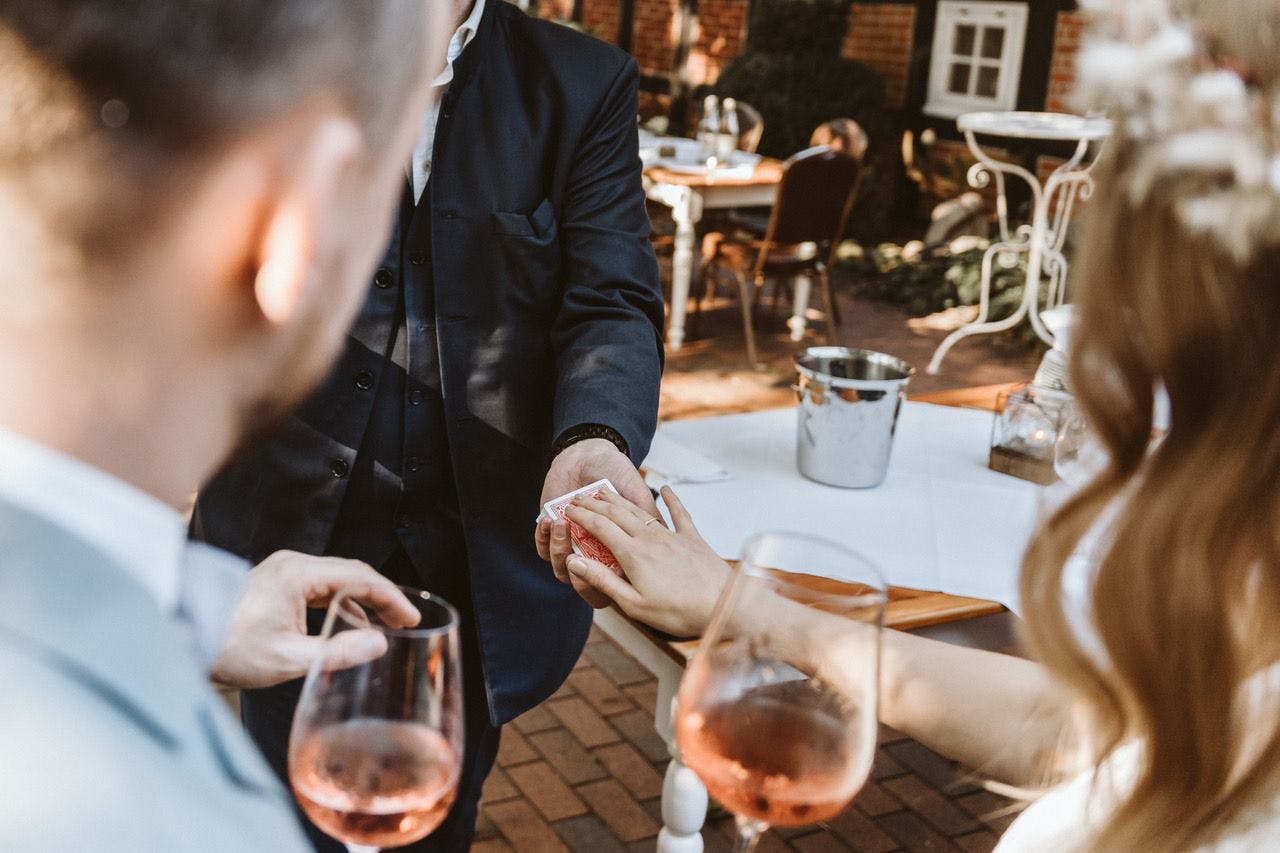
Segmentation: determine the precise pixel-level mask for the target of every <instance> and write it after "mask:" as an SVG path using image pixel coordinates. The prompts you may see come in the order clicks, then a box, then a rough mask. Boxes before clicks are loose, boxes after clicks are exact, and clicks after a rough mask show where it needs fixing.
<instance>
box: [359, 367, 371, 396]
mask: <svg viewBox="0 0 1280 853" xmlns="http://www.w3.org/2000/svg"><path fill="white" fill-rule="evenodd" d="M356 387H357V388H359V389H360V390H361V391H368V390H369V389H370V388H372V387H373V374H372V373H370V372H369V371H367V370H362V371H360V372H359V373H357V374H356Z"/></svg>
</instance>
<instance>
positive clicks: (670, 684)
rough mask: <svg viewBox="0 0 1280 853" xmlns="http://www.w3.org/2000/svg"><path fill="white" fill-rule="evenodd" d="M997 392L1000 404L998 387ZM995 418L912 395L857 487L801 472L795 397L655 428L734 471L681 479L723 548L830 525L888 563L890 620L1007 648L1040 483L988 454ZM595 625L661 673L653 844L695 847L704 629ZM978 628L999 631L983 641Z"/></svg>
mask: <svg viewBox="0 0 1280 853" xmlns="http://www.w3.org/2000/svg"><path fill="white" fill-rule="evenodd" d="M991 396H992V398H993V399H992V400H991V403H994V396H995V392H994V391H992V394H991ZM991 417H992V416H991V414H990V413H989V412H985V411H973V410H965V409H957V408H947V407H943V406H936V405H925V404H921V403H908V404H906V405H905V406H904V408H903V413H902V418H901V421H900V423H899V427H898V434H897V438H896V440H895V447H894V455H893V459H892V461H891V463H890V468H889V475H888V477H887V478H886V480H885V482H884V483H883V484H882V485H881V486H878V487H876V488H874V489H861V490H852V489H837V488H832V487H829V486H823V485H820V484H817V483H812V482H810V481H808V480H805V479H803V478H802V477H801V476H800V475H799V474H798V473H797V472H796V469H795V413H794V411H793V410H791V409H783V410H777V411H770V412H759V413H754V414H750V415H731V416H727V417H718V418H705V419H700V420H691V421H679V422H674V423H668V424H664V425H663V426H662V428H661V430H660V435H663V436H665V438H666V439H669V440H673V441H675V442H678V443H679V444H680V445H682V446H683V447H684V448H688V449H690V450H694V451H697V452H699V453H701V454H704V455H705V456H706V457H707V458H708V459H709V460H710V461H711V462H713V463H714V464H715V465H718V466H720V467H721V468H723V469H724V470H726V471H728V472H729V474H730V479H728V480H725V481H721V482H713V483H700V484H686V485H680V486H677V490H678V491H679V493H680V496H681V500H682V501H683V502H684V503H685V506H686V507H687V508H688V509H689V511H690V512H691V513H692V515H693V517H694V519H695V520H696V522H697V523H698V527H699V530H700V531H701V533H702V535H703V536H704V537H705V538H706V539H707V541H708V542H709V543H710V544H711V546H712V547H713V548H715V550H716V552H717V553H719V554H720V555H721V556H723V557H725V558H729V559H731V558H734V557H736V556H737V553H738V548H739V547H740V546H741V543H742V541H743V540H744V539H746V537H747V536H748V535H750V534H751V533H754V532H757V531H760V530H765V529H786V530H795V531H799V532H806V533H813V534H817V535H822V536H826V537H827V538H830V539H833V540H835V541H838V542H841V543H844V544H848V545H850V546H852V547H854V548H856V549H857V550H858V551H860V552H861V553H863V554H864V555H865V556H867V557H868V558H870V559H871V560H872V562H874V563H876V564H877V565H878V566H879V567H880V568H881V570H882V571H883V572H884V573H885V576H886V580H887V581H888V582H889V584H890V585H891V586H892V587H893V588H892V589H891V590H890V604H889V612H888V615H887V624H889V625H890V626H891V627H895V628H899V629H904V630H905V629H917V628H925V627H928V626H939V625H941V626H943V628H944V629H950V630H953V632H954V631H960V629H959V627H958V626H960V625H967V626H972V631H973V633H972V634H971V635H969V636H963V632H962V631H961V632H960V633H959V634H956V635H955V636H956V637H958V638H959V640H960V641H961V642H964V643H967V644H973V645H987V646H988V647H1000V646H1001V643H1002V642H1004V641H1005V640H1007V627H1008V626H1007V622H1006V621H996V622H993V621H992V620H1002V619H1007V614H1004V616H1001V615H1000V614H1002V613H1003V611H1004V608H1005V606H1010V607H1014V606H1015V605H1016V601H1015V597H1016V586H1017V573H1018V566H1019V565H1020V562H1021V555H1022V550H1023V548H1024V546H1025V543H1026V541H1027V539H1028V537H1029V536H1030V533H1031V530H1032V528H1033V526H1034V523H1035V515H1036V511H1037V503H1038V495H1039V493H1040V489H1039V487H1037V486H1034V485H1032V484H1030V483H1026V482H1024V481H1021V480H1015V479H1013V478H1011V477H1007V476H1005V475H1003V474H997V473H995V472H993V471H991V470H989V469H988V468H987V467H986V456H987V448H988V443H989V438H990V430H991ZM977 617H988V618H987V619H979V618H977ZM957 620H970V621H968V622H964V623H959V622H957ZM944 623H947V624H945V625H944ZM596 624H597V625H598V626H599V627H600V628H601V629H602V630H603V631H604V632H605V633H606V634H608V635H609V636H610V637H612V638H613V639H614V640H615V641H616V642H618V643H619V644H620V645H621V646H622V647H623V648H625V649H626V650H627V651H628V652H629V653H630V654H631V655H632V656H633V657H635V658H636V659H637V660H638V661H640V663H641V664H643V665H644V666H645V667H646V668H648V669H649V670H650V671H651V672H653V674H654V675H655V676H656V677H657V679H658V700H657V705H656V707H655V709H654V716H655V726H656V728H657V731H658V733H659V734H660V735H661V736H662V737H663V739H664V740H665V741H666V742H667V745H668V748H669V749H670V751H671V755H672V761H671V763H670V765H669V766H668V768H667V774H666V778H665V780H664V783H663V790H662V816H663V828H662V831H661V833H660V834H659V837H658V851H659V853H698V851H701V850H702V836H701V829H702V825H703V823H704V822H705V819H706V812H707V792H706V788H705V787H704V786H703V785H702V783H701V782H700V781H699V780H698V778H697V776H696V775H694V773H693V772H692V771H691V770H690V769H689V768H687V767H685V766H684V765H683V764H682V763H681V762H680V758H679V751H678V749H677V748H676V743H675V735H674V726H673V719H672V714H673V707H672V706H673V702H674V698H675V695H676V690H677V688H678V686H679V683H680V679H681V677H682V676H683V674H684V667H685V664H686V662H687V661H688V658H689V656H690V655H691V654H692V653H693V651H694V649H695V648H696V641H690V642H676V641H669V640H665V639H663V638H661V637H660V636H658V635H657V634H655V633H653V632H652V631H650V630H648V629H647V628H645V627H644V626H643V625H639V624H638V623H635V622H632V621H630V620H629V619H627V618H626V617H625V616H623V615H621V614H620V613H618V612H617V611H616V610H612V609H609V610H599V611H597V612H596ZM935 630H941V629H935ZM984 632H985V633H987V634H989V633H990V632H995V633H996V634H999V635H1000V639H998V640H995V641H990V642H987V641H985V640H984V639H983V637H982V636H980V635H982V634H983V633H984Z"/></svg>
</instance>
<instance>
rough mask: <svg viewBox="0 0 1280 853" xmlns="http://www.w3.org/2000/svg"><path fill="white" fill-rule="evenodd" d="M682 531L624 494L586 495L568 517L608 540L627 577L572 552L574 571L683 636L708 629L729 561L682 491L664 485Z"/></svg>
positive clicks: (624, 606) (632, 611)
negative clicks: (696, 522)
mask: <svg viewBox="0 0 1280 853" xmlns="http://www.w3.org/2000/svg"><path fill="white" fill-rule="evenodd" d="M662 498H663V500H664V501H665V502H666V504H667V508H668V509H669V510H670V511H671V519H672V521H674V522H675V526H676V529H675V531H674V532H673V531H671V530H668V529H667V527H666V525H665V524H663V523H662V522H661V521H659V520H658V519H655V518H654V517H653V516H652V515H650V514H649V513H647V512H645V511H644V510H642V509H640V508H639V507H637V506H636V505H635V504H633V503H631V502H629V501H628V500H627V499H626V498H623V497H620V496H618V495H615V494H612V493H608V492H602V493H601V494H600V495H599V496H598V497H597V498H579V499H578V500H575V501H574V505H573V506H571V507H570V508H569V509H568V516H569V518H570V519H572V520H573V521H574V522H575V523H577V524H579V525H581V526H582V527H583V528H584V529H586V530H587V532H589V533H591V534H592V535H594V536H595V537H596V538H597V539H599V540H600V541H601V542H603V543H604V545H605V547H606V548H608V549H609V550H610V551H612V552H613V555H614V556H615V557H617V558H618V562H619V563H621V564H622V569H623V571H624V572H626V577H625V578H623V577H619V576H618V575H617V574H615V573H614V572H613V571H611V570H610V569H608V568H607V567H605V566H603V565H601V564H600V563H597V562H596V561H594V560H589V559H587V558H585V557H579V556H576V555H575V556H571V557H569V558H568V561H567V565H568V569H569V572H570V573H571V574H572V575H573V576H574V577H575V578H576V579H577V580H579V581H581V582H582V583H584V584H587V585H590V586H591V587H592V588H593V589H595V590H598V591H599V592H600V593H603V594H604V595H607V596H608V597H609V598H611V599H613V601H614V603H615V604H617V605H618V607H619V608H621V610H622V612H623V613H625V614H627V615H628V616H630V617H631V618H632V619H636V620H639V621H640V622H644V623H645V624H647V625H652V626H653V627H655V628H657V629H658V630H661V631H666V632H668V633H671V634H675V635H677V636H681V637H692V636H697V635H699V634H701V633H702V632H703V630H705V629H706V627H707V623H708V622H709V621H710V619H711V611H712V610H713V609H714V608H715V604H716V599H717V598H718V597H719V595H720V590H721V589H722V588H723V587H724V584H725V581H726V580H727V579H728V576H729V571H730V569H729V567H728V565H726V564H725V562H724V560H722V559H720V557H719V556H717V554H716V553H715V552H714V551H712V550H711V546H709V545H708V544H707V543H706V542H705V541H704V540H703V539H702V537H701V536H699V535H698V531H697V528H695V527H694V526H693V519H691V518H690V517H689V513H688V511H687V510H685V508H684V505H683V504H681V503H680V499H679V498H677V497H676V495H675V492H673V491H671V489H669V488H666V487H664V488H663V490H662Z"/></svg>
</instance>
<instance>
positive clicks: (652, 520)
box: [644, 518, 666, 527]
mask: <svg viewBox="0 0 1280 853" xmlns="http://www.w3.org/2000/svg"><path fill="white" fill-rule="evenodd" d="M650 524H662V519H660V518H650V519H649V520H648V521H646V522H645V523H644V526H645V527H648V526H649V525H650ZM662 526H663V527H666V525H665V524H663V525H662Z"/></svg>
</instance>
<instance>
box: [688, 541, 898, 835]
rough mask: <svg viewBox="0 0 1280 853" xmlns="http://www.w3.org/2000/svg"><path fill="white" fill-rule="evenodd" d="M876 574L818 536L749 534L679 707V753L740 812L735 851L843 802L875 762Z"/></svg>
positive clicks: (880, 615) (881, 589) (881, 603)
mask: <svg viewBox="0 0 1280 853" xmlns="http://www.w3.org/2000/svg"><path fill="white" fill-rule="evenodd" d="M886 602H887V595H886V592H885V585H884V581H883V580H881V578H880V574H879V572H877V571H876V569H875V567H874V566H872V565H871V564H870V563H869V562H867V561H866V560H865V559H863V558H862V557H860V556H858V555H857V554H855V553H854V552H852V551H850V550H848V549H846V548H844V547H842V546H840V545H838V544H836V543H833V542H828V541H826V540H824V539H819V538H817V537H811V536H805V535H802V534H796V533H765V534H761V535H759V536H756V537H753V538H752V539H750V540H749V541H748V542H747V545H746V548H745V551H744V554H743V559H742V561H741V563H740V565H739V566H738V569H737V570H736V571H735V572H734V573H733V575H732V577H731V578H730V580H729V582H728V583H727V584H726V585H725V588H724V590H723V591H722V592H721V594H720V599H719V601H718V602H717V604H716V608H715V612H714V613H713V615H712V618H711V623H710V625H709V626H708V628H707V632H706V634H705V635H704V636H703V638H702V641H701V643H700V645H699V647H698V652H697V654H696V655H695V656H694V658H693V660H692V661H691V662H690V664H689V668H688V670H686V672H685V675H684V678H683V680H682V681H681V683H680V691H679V693H678V695H677V700H676V702H677V705H676V740H677V743H678V745H679V748H680V756H681V760H682V761H683V762H684V764H685V765H686V766H687V767H689V768H690V769H692V770H693V772H694V773H696V774H697V775H698V778H699V779H701V780H702V782H703V784H704V785H706V786H707V791H708V793H709V794H710V795H711V796H712V797H714V798H715V799H716V800H717V801H718V802H719V803H720V804H721V805H723V806H724V807H725V808H727V809H729V810H730V811H732V812H733V813H734V816H735V817H736V819H737V824H738V843H737V845H736V848H735V849H736V850H738V851H744V853H745V851H750V850H751V849H752V848H753V847H754V846H755V844H756V841H757V840H758V839H759V836H760V833H761V832H763V831H764V830H765V829H767V828H768V827H769V826H770V825H773V826H803V825H806V824H811V823H817V822H819V821H823V820H827V819H829V818H831V817H833V816H835V815H837V814H839V813H840V812H841V811H843V810H844V809H845V807H846V806H848V805H849V803H850V802H851V801H852V800H853V798H854V796H855V795H856V794H857V793H858V791H859V790H861V789H862V786H863V785H864V784H865V783H866V780H867V775H868V773H870V771H871V762H872V759H873V758H874V757H875V746H876V736H877V733H878V724H877V714H876V712H877V704H876V703H877V696H878V683H877V682H878V677H879V662H880V628H881V625H882V623H883V621H884V611H885V605H886Z"/></svg>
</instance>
